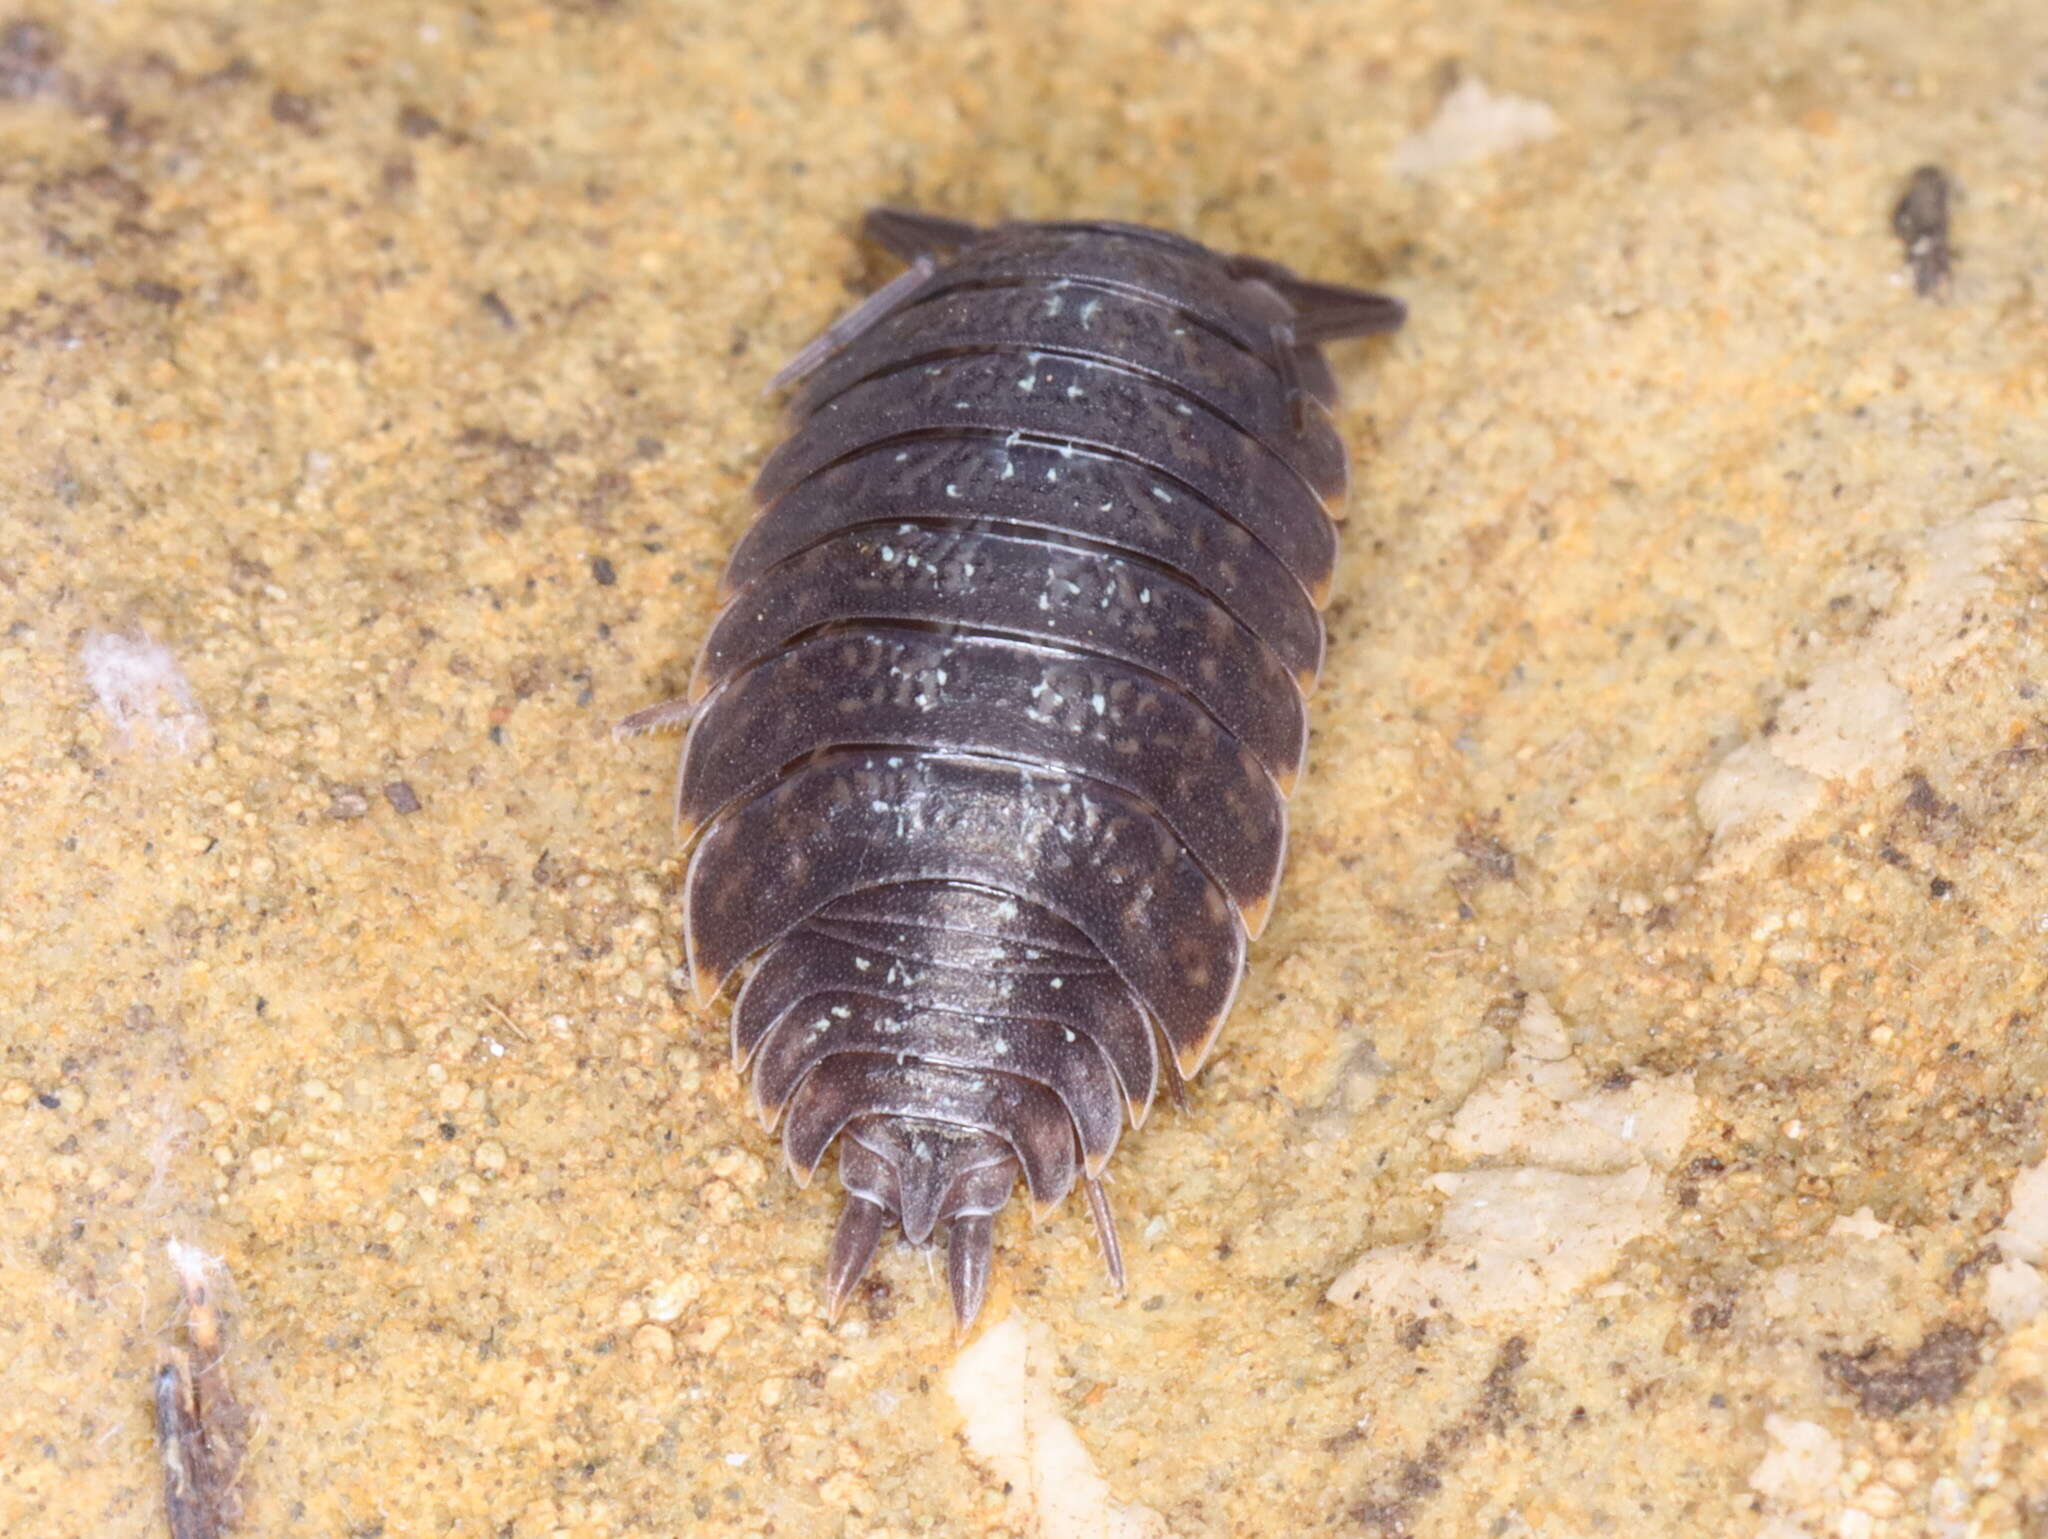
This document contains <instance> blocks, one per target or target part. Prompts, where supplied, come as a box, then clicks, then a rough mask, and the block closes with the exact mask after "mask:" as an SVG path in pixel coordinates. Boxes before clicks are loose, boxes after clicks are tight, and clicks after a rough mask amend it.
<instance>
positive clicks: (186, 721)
mask: <svg viewBox="0 0 2048 1539" xmlns="http://www.w3.org/2000/svg"><path fill="white" fill-rule="evenodd" d="M78 661H79V664H80V666H81V667H83V668H84V670H85V681H86V683H87V684H89V685H91V686H92V692H93V696H94V698H95V699H96V700H97V701H98V703H99V708H100V710H101V711H102V712H103V713H105V715H106V717H107V720H108V721H110V722H111V723H113V727H114V733H115V736H116V737H117V738H119V740H120V741H121V743H122V744H123V746H126V745H128V744H131V743H133V742H134V741H135V729H136V728H137V727H138V726H139V727H143V728H146V729H147V731H148V735H149V737H150V738H151V740H152V741H153V742H154V743H155V745H156V747H157V749H158V751H159V752H161V753H165V754H169V755H171V756H173V757H177V758H184V757H188V756H190V755H193V754H199V753H204V752H205V751H206V750H207V749H208V748H210V747H211V746H212V745H213V730H212V728H211V727H209V726H208V725H207V721H206V713H205V712H204V711H202V710H200V709H199V703H198V701H197V700H195V699H194V698H193V695H192V686H191V685H190V684H189V683H187V682H186V680H185V674H184V671H183V670H182V669H181V668H179V667H178V660H177V659H176V658H175V657H173V656H171V654H170V652H169V651H168V650H167V649H166V648H165V647H163V646H162V645H160V644H159V643H157V642H154V641H151V640H150V639H149V637H148V636H147V635H145V634H144V633H143V632H142V631H140V630H136V631H133V632H123V631H94V632H92V633H91V634H90V635H88V636H87V637H86V638H85V641H84V642H83V643H82V644H81V645H80V646H79V649H78Z"/></svg>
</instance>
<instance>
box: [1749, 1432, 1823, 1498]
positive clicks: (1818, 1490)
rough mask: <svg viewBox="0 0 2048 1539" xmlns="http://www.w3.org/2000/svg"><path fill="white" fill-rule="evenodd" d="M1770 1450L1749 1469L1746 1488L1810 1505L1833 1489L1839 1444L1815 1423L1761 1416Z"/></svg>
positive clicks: (1763, 1494) (1768, 1495)
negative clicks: (1753, 1467) (1760, 1460)
mask: <svg viewBox="0 0 2048 1539" xmlns="http://www.w3.org/2000/svg"><path fill="white" fill-rule="evenodd" d="M1764 1431H1765V1432H1766V1433H1768V1434H1769V1435H1770V1439H1771V1451H1770V1452H1769V1453H1767V1454H1765V1455H1764V1457H1763V1461H1762V1462H1761V1463H1759V1464H1758V1465H1757V1467H1756V1468H1755V1469H1754V1470H1751V1471H1750V1475H1749V1488H1750V1489H1751V1490H1752V1491H1755V1492H1756V1493H1757V1494H1758V1495H1760V1496H1762V1497H1764V1498H1766V1499H1767V1500H1770V1501H1774V1502H1781V1503H1783V1504H1784V1505H1786V1506H1788V1507H1810V1506H1813V1505H1816V1504H1818V1503H1820V1502H1823V1501H1825V1500H1827V1499H1828V1498H1829V1497H1830V1496H1832V1495H1833V1494H1834V1492H1835V1484H1836V1482H1837V1481H1838V1480H1839V1479H1840V1478H1841V1474H1842V1445H1841V1443H1840V1442H1838V1441H1837V1440H1836V1438H1835V1435H1834V1434H1833V1433H1832V1432H1830V1431H1828V1429H1827V1428H1825V1427H1823V1426H1821V1425H1820V1424H1819V1423H1818V1422H1811V1421H1794V1420H1793V1419H1792V1418H1790V1417H1788V1416H1779V1415H1777V1414H1775V1413H1773V1414H1772V1415H1769V1416H1766V1417H1765V1418H1764Z"/></svg>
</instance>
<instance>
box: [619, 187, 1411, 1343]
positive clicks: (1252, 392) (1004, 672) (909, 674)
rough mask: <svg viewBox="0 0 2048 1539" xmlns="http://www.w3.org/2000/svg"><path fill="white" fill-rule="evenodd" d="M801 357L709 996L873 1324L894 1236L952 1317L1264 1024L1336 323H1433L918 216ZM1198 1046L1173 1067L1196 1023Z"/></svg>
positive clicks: (881, 230) (1149, 244)
mask: <svg viewBox="0 0 2048 1539" xmlns="http://www.w3.org/2000/svg"><path fill="white" fill-rule="evenodd" d="M866 229H867V233H868V234H869V236H870V237H871V238H873V239H875V240H876V241H878V242H879V243H880V244H881V245H882V246H884V247H885V248H887V249H888V250H889V251H891V252H892V253H894V254H895V255H896V256H898V257H900V258H901V259H903V260H905V261H907V262H908V263H909V264H910V266H909V268H908V270H907V271H905V272H904V273H902V274H901V275H900V276H899V277H897V278H896V279H895V280H894V281H892V282H890V283H889V284H887V285H886V286H885V287H883V288H882V289H881V290H879V291H878V292H877V293H876V294H874V295H873V296H871V297H870V298H869V299H868V300H866V301H864V302H863V303H861V304H860V305H858V306H856V307H855V308H854V309H853V310H852V311H850V312H849V313H848V314H847V315H846V316H845V317H844V318H843V319H842V320H840V321H839V322H837V323H835V324H834V325H833V326H831V327H829V328H828V329H827V330H826V331H825V333H824V334H823V335H821V336H820V337H819V339H818V340H817V341H816V342H814V343H813V344H811V346H809V347H807V348H806V349H804V351H803V352H802V353H800V354H799V355H798V357H797V358H796V359H795V360H793V361H792V363H791V364H790V365H789V367H788V368H786V369H785V370H784V371H783V373H782V374H781V375H780V376H778V378H777V380H776V384H777V385H795V386H797V394H796V398H795V401H794V403H793V410H794V412H795V414H796V416H797V418H798V419H799V420H798V424H797V427H796V430H795V432H794V433H793V434H792V435H791V436H790V438H789V439H788V440H786V441H785V442H784V443H783V444H782V446H781V447H780V448H779V449H777V450H776V451H775V452H774V453H773V454H772V455H771V456H770V457H769V459H768V461H767V463H766V465H765V466H764V467H763V468H762V470H761V473H760V477H759V479H758V481H757V483H756V485H755V496H756V499H757V501H758V502H759V503H760V504H761V506H762V512H761V515H760V517H759V519H758V521H757V522H756V523H755V524H754V525H753V527H752V528H751V529H750V530H749V531H748V532H747V534H746V536H745V537H744V538H743V539H742V540H741V542H740V544H739V546H738V548H737V549H736V550H735V552H734V553H733V556H732V558H731V562H730V565H729V566H728V568H727V571H726V574H725V578H724V583H723V592H724V594H725V595H726V602H725V605H724V607H723V609H722V610H721V611H720V612H719V614H718V617H717V618H716V620H715V621H714V622H713V624H712V627H711V632H710V635H709V637H708V639H707V641H706V643H705V646H704V650H703V654H702V656H701V658H700V660H699V663H698V667H697V672H696V675H695V677H694V679H693V681H692V684H691V687H690V692H689V695H688V696H687V697H686V698H685V699H683V700H678V701H671V702H668V703H667V704H665V705H661V706H656V707H653V708H652V709H651V710H648V711H644V712H641V713H639V714H638V715H637V716H635V717H631V718H628V720H627V721H626V722H625V723H623V724H622V730H625V731H637V730H648V729H651V728H657V727H667V726H683V725H686V724H687V726H688V728H689V735H688V738H687V740H686V742H685V744H684V747H683V752H682V763H681V770H680V776H679V783H678V791H677V818H678V822H679V824H680V826H681V827H682V829H683V830H684V832H685V836H686V837H688V838H691V839H694V840H695V841H696V847H695V850H694V852H693V854H692V856H691V859H690V862H689V867H688V874H687V877H686V879H685V884H684V899H683V905H684V930H685V940H686V945H687V948H688V953H689V961H690V968H691V972H692V976H693V980H694V983H695V987H696V990H697V994H698V997H699V1000H700V1002H701V1003H706V1004H708V1003H709V1002H710V1001H711V1000H713V999H714V998H715V997H716V996H717V995H718V994H719V993H720V992H721V991H722V990H723V989H724V988H725V987H726V986H727V984H728V983H730V982H731V981H732V979H733V978H734V976H735V975H737V974H740V973H742V972H744V974H745V981H744V984H743V986H742V987H741V988H740V991H739V995H738V998H737V1000H736V1001H735V1003H734V1005H733V1010H732V1049H733V1059H734V1063H735V1065H736V1066H737V1067H738V1069H739V1070H740V1071H741V1072H742V1073H751V1076H752V1078H751V1092H752V1101H753V1105H754V1107H755V1110H756V1111H757V1112H758V1113H759V1115H760V1116H761V1118H762V1121H763V1122H764V1124H765V1125H767V1126H768V1127H769V1128H771V1129H772V1128H773V1127H774V1126H775V1125H776V1124H777V1123H778V1122H779V1123H780V1124H781V1128H782V1139H783V1148H784V1151H785V1155H786V1158H787V1161H788V1164H789V1167H790V1169H791V1171H792V1173H793V1174H794V1175H795V1176H796V1178H797V1180H798V1181H799V1182H806V1181H808V1180H809V1178H810V1177H811V1175H812V1174H813V1173H814V1172H815V1170H816V1169H817V1167H818V1165H819V1163H820V1162H821V1161H822V1160H823V1158H824V1156H825V1154H826V1153H827V1151H828V1150H829V1149H830V1148H831V1147H832V1146H833V1145H834V1144H835V1143H837V1144H838V1145H839V1147H840V1150H841V1154H840V1172H841V1178H842V1180H843V1182H844V1184H845V1187H846V1193H847V1195H846V1200H845V1205H844V1208H843V1210H842V1212H841V1216H840V1219H839V1224H838V1228H837V1230H836V1231H835V1233H834V1236H833V1240H832V1245H831V1250H830V1255H829V1259H828V1261H827V1266H826V1285H825V1289H826V1302H827V1308H828V1311H829V1312H830V1313H831V1314H832V1315H833V1316H834V1317H835V1318H836V1316H837V1314H838V1312H839V1310H840V1308H841V1307H842V1306H843V1305H844V1303H845V1301H846V1299H847V1297H848V1295H849V1294H850V1293H851V1291H852V1289H853V1288H854V1286H855V1285H856V1284H857V1283H858V1282H859V1281H860V1278H861V1276H862V1274H863V1273H864V1271H865V1270H866V1268H867V1265H868V1263H869V1260H870V1259H871V1257H872V1256H873V1253H874V1250H875V1247H876V1245H877V1243H878V1241H879V1239H880V1237H881V1234H882V1231H883V1229H884V1227H885V1226H886V1224H887V1223H888V1221H889V1220H890V1219H892V1218H893V1219H895V1220H896V1221H897V1222H898V1223H899V1224H900V1225H901V1227H902V1231H903V1233H904V1235H905V1236H906V1237H907V1238H908V1239H910V1240H911V1241H912V1242H914V1243H918V1244H923V1243H927V1242H928V1241H929V1240H930V1239H931V1237H932V1235H933V1233H934V1232H935V1230H936V1229H937V1228H938V1227H939V1226H940V1225H945V1226H946V1227H947V1231H948V1234H947V1264H948V1276H949V1282H950V1286H951V1293H952V1300H953V1308H954V1312H955V1316H956V1318H957V1319H958V1321H959V1322H960V1324H961V1325H962V1326H963V1327H964V1326H965V1325H966V1324H967V1323H968V1322H970V1321H971V1320H972V1319H973V1318H974V1316H975V1314H976V1313H977V1311H978V1310H979V1309H980V1307H981V1302H982V1299H983V1296H984V1293H985V1290H986V1287H987V1281H988V1272H989V1264H990V1250H991V1244H992V1240H991V1234H992V1228H991V1226H992V1223H993V1218H994V1215H995V1213H996V1212H997V1211H998V1210H1000V1209H1001V1208H1002V1206H1003V1205H1004V1203H1006V1202H1007V1201H1008V1200H1009V1196H1010V1193H1011V1190H1012V1189H1013V1187H1014V1186H1015V1184H1016V1180H1017V1177H1018V1176H1019V1174H1021V1175H1022V1176H1023V1178H1024V1182H1025V1185H1026V1187H1027V1189H1028V1191H1029V1193H1030V1196H1031V1200H1032V1203H1033V1204H1034V1207H1035V1208H1036V1209H1037V1211H1038V1212H1040V1213H1041V1214H1042V1213H1044V1212H1045V1211H1047V1210H1049V1209H1051V1208H1052V1207H1053V1206H1054V1205H1056V1204H1058V1203H1059V1202H1060V1201H1061V1200H1062V1199H1063V1198H1064V1197H1065V1196H1066V1195H1067V1193H1068V1192H1069V1191H1070V1190H1071V1189H1072V1187H1073V1186H1074V1184H1075V1182H1076V1180H1077V1179H1079V1180H1080V1181H1081V1182H1082V1184H1083V1185H1084V1188H1085V1190H1086V1193H1087V1196H1088V1200H1089V1206H1090V1208H1091V1210H1092V1212H1093V1214H1094V1218H1095V1222H1096V1226H1097V1231H1098V1234H1099V1237H1100V1240H1101V1243H1102V1249H1103V1253H1104V1258H1105V1261H1106V1263H1107V1265H1108V1268H1109V1271H1110V1274H1111V1277H1112V1279H1113V1281H1114V1282H1115V1283H1116V1284H1117V1286H1118V1287H1119V1288H1121V1286H1122V1281H1123V1274H1122V1260H1121V1257H1120V1255H1119V1251H1118V1245H1117V1239H1116V1230H1115V1226H1114V1223H1113V1221H1112V1219H1111V1217H1110V1213H1109V1207H1108V1203H1107V1200H1106V1199H1105V1197H1104V1194H1103V1190H1102V1184H1101V1180H1100V1178H1101V1175H1102V1171H1103V1167H1104V1165H1105V1163H1106V1162H1107V1160H1108V1159H1109V1156H1110V1153H1111V1151H1112V1150H1113V1149H1114V1147H1115V1145H1116V1142H1117V1138H1118V1136H1119V1134H1120V1132H1121V1131H1122V1128H1123V1125H1124V1122H1125V1119H1126V1118H1128V1119H1129V1121H1130V1123H1131V1125H1133V1126H1136V1125H1138V1124H1139V1123H1141V1122H1142V1121H1143V1120H1144V1117H1145V1114H1146V1111H1147V1109H1148V1108H1149V1107H1150V1105H1151V1104H1152V1101H1153V1099H1154V1097H1155V1095H1157V1094H1158V1093H1159V1092H1160V1090H1161V1089H1162V1088H1165V1089H1168V1090H1171V1091H1172V1092H1174V1093H1175V1094H1178V1093H1179V1090H1180V1085H1181V1081H1182V1079H1183V1078H1184V1077H1185V1076H1188V1075H1192V1074H1193V1073H1195V1072H1196V1070H1197V1069H1198V1068H1199V1067H1200V1066H1201V1063H1202V1061H1203V1059H1204V1057H1205V1056H1206V1055H1207V1054H1208V1052H1209V1049H1210V1047H1211V1045H1212V1044H1213V1042H1214V1041H1215V1037H1216V1033H1217V1030H1218V1028H1219V1027H1220V1026H1221V1024H1222V1022H1223V1018H1224V1015H1225V1014H1226V1012H1227V1011H1228V1010H1229V1008H1230V1003H1231V999H1232V996H1233V995H1234V994H1235V992H1236V989H1237V985H1238V980H1239V978H1240V976H1241V974H1242V972H1243V968H1244V958H1245V949H1246V944H1247V941H1248V939H1249V938H1250V937H1251V936H1254V935H1256V934H1257V933H1258V931H1259V929H1260V927H1261V926H1262V924H1263V923H1264V921H1265V917H1266V914H1267V910H1268V906H1269V904H1270V902H1271V899H1272V896H1273V892H1274V888H1275V886H1276V885H1277V883H1278V881H1279V876H1280V868H1281V862H1282V858H1283V854H1284V850H1285V845H1286V816H1285V809H1284V797H1285V795H1286V793H1287V791H1288V790H1289V789H1290V788H1291V786H1292V784H1293V781H1294V777H1295V775H1296V773H1297V772H1298V770H1299V769H1300V766H1301V759H1302V752H1303V748H1304V745H1305V739H1306V717H1305V709H1304V697H1305V695H1306V694H1307V692H1308V690H1309V689H1310V688H1311V687H1312V686H1313V684H1314V682H1315V678H1316V674H1317V671H1318V669H1319V668H1320V666H1321V662H1322V650H1323V626H1322V620H1321V616H1320V613H1319V611H1320V608H1321V606H1322V604H1323V602H1324V600H1325V599H1326V598H1327V596H1328V592H1329V584H1330V574H1331V566H1332V563H1333V561H1334V559H1335V555H1336V531H1335V527H1334V525H1333V523H1332V521H1331V519H1330V516H1329V513H1328V510H1327V504H1328V502H1329V501H1331V500H1333V499H1335V498H1338V497H1340V496H1341V495H1342V493H1343V490H1344V486H1345V476H1346V468H1345V455H1344V450H1343V446H1342V444H1341V443H1340V442H1339V440H1338V438H1337V435H1336V433H1335V431H1334V429H1333V428H1332V426H1331V423H1330V420H1329V416H1328V412H1327V408H1328V407H1329V406H1330V405H1332V404H1333V403H1334V400H1335V395H1336V389H1335V381H1334V378H1333V376H1332V374H1331V372H1330V369H1329V367H1328V365H1327V363H1326V362H1325V361H1324V359H1323V356H1322V352H1321V350H1320V344H1322V343H1324V342H1328V341H1331V340H1334V339H1336V338H1340V337H1350V336H1361V335H1366V334H1369V333H1373V332H1381V331H1389V330H1392V329H1393V328H1395V327H1397V326H1399V325H1400V324H1401V320H1402V317H1403V310H1402V307H1401V305H1400V304H1399V303H1398V302H1397V301H1395V300H1392V299H1389V298H1386V297H1385V296H1382V295H1376V294H1368V293H1363V292H1361V291H1358V290H1354V289H1347V288H1338V287H1333V286H1329V285H1324V284H1317V283H1310V282H1307V281H1305V280H1302V279H1300V278H1297V277H1295V276H1294V275H1293V274H1292V273H1291V272H1289V271H1288V270H1287V269H1285V268H1284V267H1281V266H1279V265H1277V264H1275V263H1272V262H1268V261H1264V260H1261V259H1258V258H1252V257H1241V256H1238V257H1233V256H1226V255H1222V254H1220V253H1217V252H1214V251H1211V250H1209V249H1208V248H1206V247H1204V246H1201V245H1198V244H1196V243H1195V242H1193V241H1190V240H1187V239H1184V238H1182V237H1180V236H1178V235H1174V234H1171V233H1168V232H1166V231H1162V230H1156V229H1151V228H1147V227H1142V226H1137V225H1128V224H1117V223H1108V222H1100V221H1094V222H1072V223H1016V224H1004V225H998V226H996V227H993V228H991V229H987V230H982V229H978V228H976V227H974V226H971V225H966V224H961V223H957V222H954V221H951V220H945V219H938V218H934V217H931V216H927V215H921V214H912V213H906V212H903V211H899V210H893V209H877V210H875V211H874V212H872V213H870V214H869V216H868V219H867V223H866ZM1162 1046H1163V1047H1164V1049H1165V1050H1164V1051H1163V1052H1162V1051H1161V1047H1162Z"/></svg>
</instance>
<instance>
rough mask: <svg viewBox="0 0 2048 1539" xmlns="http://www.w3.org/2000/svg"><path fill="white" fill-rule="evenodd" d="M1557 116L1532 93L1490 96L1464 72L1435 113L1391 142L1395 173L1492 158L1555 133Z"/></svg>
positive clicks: (1421, 172)
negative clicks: (1418, 128)
mask: <svg viewBox="0 0 2048 1539" xmlns="http://www.w3.org/2000/svg"><path fill="white" fill-rule="evenodd" d="M1558 127H1559V124H1558V118H1557V114H1556V113H1555V112H1553V111H1551V109H1550V108H1549V107H1548V106H1547V105H1546V104H1544V103H1543V102H1540V101H1537V100H1535V99H1534V98H1532V97H1527V96H1511V95H1507V94H1501V95H1495V94H1494V92H1492V91H1491V90H1489V89H1487V86H1486V83H1485V82H1484V81H1482V80H1480V79H1479V78H1478V77H1476V76H1468V77H1467V78H1466V79H1464V80H1462V81H1460V82H1459V83H1458V84H1457V85H1456V86H1454V87H1453V88H1452V89H1451V91H1450V92H1449V93H1448V94H1447V95H1446V96H1445V97H1444V99H1443V100H1442V101H1441V102H1440V103H1438V104H1437V109H1436V116H1434V117H1433V118H1431V119H1430V120H1429V122H1428V124H1427V125H1426V126H1425V127H1424V128H1423V129H1422V130H1421V131H1420V132H1419V133H1414V134H1410V135H1409V136H1408V137H1407V138H1406V139H1403V140H1402V141H1401V142H1400V144H1399V145H1397V146H1395V149H1394V158H1393V169H1394V174H1395V175H1397V176H1413V177H1429V176H1434V175H1435V174H1436V173H1438V172H1439V171H1443V170H1445V169H1447V168H1448V167H1451V166H1461V165H1466V164H1468V163H1470V162H1472V161H1476V160H1491V159H1493V158H1494V157H1495V156H1496V155H1505V154H1507V153H1508V152H1509V151H1511V150H1518V149H1520V148H1522V146H1523V145H1526V144H1535V143H1538V142H1540V141H1541V140H1544V139H1548V138H1550V137H1552V136H1553V135H1554V134H1556V133H1557V131H1558Z"/></svg>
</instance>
